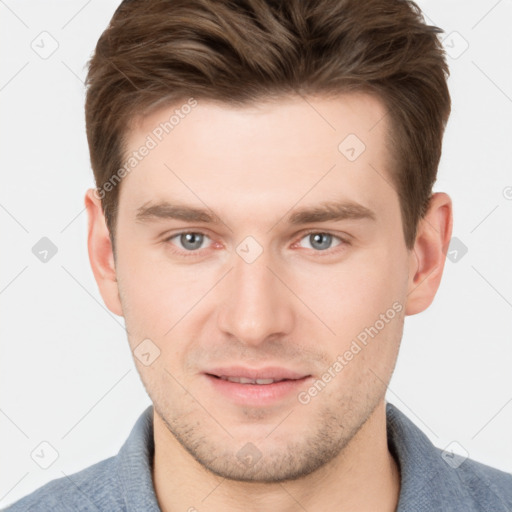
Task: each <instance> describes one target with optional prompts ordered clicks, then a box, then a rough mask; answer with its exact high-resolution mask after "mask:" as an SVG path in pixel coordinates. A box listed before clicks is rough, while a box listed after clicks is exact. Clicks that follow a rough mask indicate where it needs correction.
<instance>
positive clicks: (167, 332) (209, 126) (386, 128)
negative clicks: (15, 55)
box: [8, 0, 512, 512]
mask: <svg viewBox="0 0 512 512" xmlns="http://www.w3.org/2000/svg"><path fill="white" fill-rule="evenodd" d="M439 32H440V31H439V29H436V28H435V27H431V26H427V25H425V24H424V22H423V19H422V17H421V14H420V11H419V9H418V8H417V6H416V5H415V4H414V3H412V2H407V1H393V0H369V1H366V2H360V1H357V0H315V1H298V0H297V1H291V0H290V1H287V2H272V1H270V0H268V1H263V0H258V1H256V0H246V1H239V2H228V1H220V0H219V1H204V0H203V1H200V0H187V1H185V0H183V1H179V0H155V1H136V0H135V1H134V0H132V1H130V2H129V1H125V2H123V3H122V5H121V6H120V7H119V8H118V10H117V11H116V13H115V14H114V16H113V19H112V21H111V23H110V25H109V27H108V28H107V30H106V31H105V32H104V34H103V35H102V37H101V38H100V40H99V41H98V45H97V48H96V51H95V54H94V56H93V58H92V59H91V62H90V66H89V75H88V92H87V102H86V122H87V135H88V141H89V147H90V153H91V162H92V167H93V170H94V173H95V179H96V185H97V188H96V189H94V190H92V189H91V190H89V191H87V194H86V197H85V204H86V206H87V211H88V215H89V237H88V247H89V257H90V261H91V265H92V269H93V272H94V276H95V279H96V281H97V283H98V286H99V289H100V292H101V295H102V297H103V299H104V301H105V304H106V305H107V307H108V308H109V309H110V310H111V311H112V312H114V313H116V314H118V315H121V316H123V317H124V319H125V322H126V329H127V335H128V341H129V344H130V347H131V349H132V351H133V354H134V361H135V363H136V365H137V368H138V371H139V373H140V375H141V379H142V382H143V384H144V386H145V388H146V390H147V392H148V394H149V396H150V398H151V400H152V402H153V406H152V407H149V408H148V409H147V410H146V411H144V413H143V414H142V415H141V417H140V419H139V420H138V422H137V423H136V425H135V426H134V428H133V430H132V433H131V435H130V437H129V439H128V440H127V441H126V443H125V445H124V446H123V447H122V449H121V450H120V452H119V454H118V455H116V456H115V457H111V458H110V459H107V460H105V461H101V462H99V463H97V464H95V465H93V466H91V467H89V468H86V469H84V470H82V471H80V472H79V473H76V474H74V475H71V477H69V478H67V477H65V478H62V479H58V480H54V481H52V482H50V483H48V484H46V485H45V486H43V487H42V488H41V489H39V490H37V491H35V492H34V493H32V494H31V495H29V496H28V497H26V498H24V499H22V500H20V501H19V502H17V503H16V504H14V505H13V506H12V507H10V508H9V509H8V510H12V511H17V510H38V511H39V510H52V511H60V510H62V511H64V510H108V511H114V510H133V511H136V510H137V511H140V510H145V511H146V510H147V511H157V510H162V511H196V510H197V511H201V512H202V511H231V510H233V511H235V510H236V511H238V510H244V511H267V510H268V511H279V512H285V511H286V512H287V511H295V510H321V511H326V512H330V511H342V510H347V511H372V512H375V511H382V512H387V511H399V512H406V511H431V510H436V511H437V510H447V511H477V510H478V511H480V510H486V511H490V510H492V511H510V510H512V476H511V475H509V474H507V473H504V472H502V471H498V470H497V469H494V468H491V467H488V466H485V465H483V464H481V463H478V462H476V461H473V460H471V459H466V460H464V461H463V462H462V463H461V464H459V465H457V464H449V463H447V462H446V461H445V460H444V459H443V457H442V451H441V450H440V449H439V448H437V447H435V446H433V445H432V444H431V443H430V441H429V440H428V439H427V437H426V436H425V435H424V434H423V433H422V432H421V431H420V430H419V429H418V428H417V427H416V426H415V425H414V424H413V423H412V422H411V421H410V420H409V419H408V418H407V417H406V416H405V415H404V414H403V413H402V412H400V411H399V410H398V409H397V408H395V407H394V406H392V405H391V404H388V403H386V401H385V392H386V387H387V384H388V383H389V381H390V379H391V376H392V373H393V370H394V366H395V362H396V358H397V356H398V351H399V346H400V341H401V338H402V331H403V324H404V319H405V316H406V315H414V314H417V313H420V312H422V311H424V310H425V309H426V308H428V306H429V305H430V304H431V302H432V301H433V299H434V296H435V293H436V291H437V289H438V287H439V284H440V280H441V276H442V271H443V267H444V260H445V254H446V250H447V247H448V245H449V242H450V237H451V231H452V203H451V200H450V198H449V196H448V195H447V194H445V193H435V194H432V186H433V184H434V182H435V179H436V172H437V166H438V163H439V159H440V155H441V145H442V135H443V131H444V127H445V125H446V122H447V119H448V115H449V111H450V98H449V93H448V89H447V84H446V76H447V73H448V70H447V66H446V62H445V60H444V56H443V51H442V47H441V45H440V42H439V41H438V39H437V34H438V33H439Z"/></svg>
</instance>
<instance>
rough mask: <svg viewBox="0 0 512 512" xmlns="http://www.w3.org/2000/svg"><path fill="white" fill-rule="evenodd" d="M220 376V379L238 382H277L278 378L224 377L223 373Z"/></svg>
mask: <svg viewBox="0 0 512 512" xmlns="http://www.w3.org/2000/svg"><path fill="white" fill-rule="evenodd" d="M220 378H221V379H222V380H229V382H237V383H239V384H273V383H274V382H279V380H274V379H248V378H246V377H225V376H224V375H221V377H220ZM281 380H282V379H281Z"/></svg>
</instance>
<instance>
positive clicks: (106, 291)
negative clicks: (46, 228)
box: [84, 189, 123, 316]
mask: <svg viewBox="0 0 512 512" xmlns="http://www.w3.org/2000/svg"><path fill="white" fill-rule="evenodd" d="M84 202H85V207H86V209H87V216H88V219H89V227H88V237H87V246H88V251H89V261H90V263H91V268H92V272H93V274H94V279H95V280H96V283H97V285H98V288H99V290H100V294H101V296H102V298H103V301H104V302H105V305H106V306H107V308H108V309H109V310H110V311H112V313H115V314H116V315H119V316H123V312H122V308H121V301H120V299H119V288H118V283H117V276H116V268H115V263H114V254H113V251H112V244H111V241H110V237H109V231H108V228H107V225H106V222H105V216H104V215H103V211H102V208H101V201H100V199H98V198H97V197H96V196H95V189H89V190H87V192H86V194H85V199H84Z"/></svg>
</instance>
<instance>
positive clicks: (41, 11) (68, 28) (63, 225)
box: [0, 0, 512, 506]
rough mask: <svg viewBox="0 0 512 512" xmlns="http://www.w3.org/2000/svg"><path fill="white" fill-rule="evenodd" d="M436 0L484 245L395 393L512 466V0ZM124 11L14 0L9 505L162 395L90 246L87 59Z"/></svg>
mask: <svg viewBox="0 0 512 512" xmlns="http://www.w3.org/2000/svg"><path fill="white" fill-rule="evenodd" d="M418 3H419V5H420V7H421V8H422V9H423V11H424V13H425V15H426V17H427V21H429V22H430V23H434V24H436V25H438V26H440V27H441V28H443V29H444V30H445V33H446V35H447V36H448V37H447V38H446V40H445V44H446V47H447V49H448V51H449V53H450V57H449V59H448V60H449V64H450V67H451V77H450V80H449V85H450V90H451V94H452V101H453V112H452V116H451V119H450V122H449V126H448V129H447V133H446V136H445V142H444V152H443V157H442V162H441V166H440V170H439V180H438V183H437V185H436V187H435V190H436V191H445V192H447V193H448V194H450V196H451V197H452V199H453V202H454V209H455V220H454V230H453V235H454V237H457V238H458V239H459V240H460V241H461V242H462V243H463V244H464V245H465V246H466V247H467V253H466V254H463V253H462V252H461V251H460V248H457V247H456V246H454V249H455V250H457V251H458V252H457V254H455V253H452V255H451V257H452V258H453V257H454V256H457V259H456V261H455V262H452V261H447V263H446V267H445V272H444V277H443V281H442V284H441V287H440V289H439V292H438V294H437V297H436V299H435V301H434V303H433V305H432V306H431V307H430V308H429V309H428V310H427V311H426V312H424V313H422V314H420V315H416V316H413V317H407V319H406V323H405V331H404V338H403V341H402V348H401V353H400V356H399V359H398V363H397V368H396V371H395V375H394V377H393V379H392V381H391V384H390V386H389V389H388V400H389V401H390V402H392V403H394V404H396V405H397V406H398V407H399V408H400V409H401V410H402V411H404V412H405V413H406V414H407V415H408V416H409V417H410V418H411V419H412V420H413V421H414V422H415V423H416V424H417V425H418V426H419V427H420V428H421V429H422V430H423V431H424V432H425V434H426V435H427V436H428V437H429V438H430V439H431V440H432V441H433V442H434V444H436V445H437V446H439V447H441V448H445V447H446V446H448V445H449V446H450V448H449V450H453V451H454V452H456V453H460V454H464V453H466V452H467V453H469V456H470V457H472V458H474V459H476V460H478V461H481V462H484V463H487V464H490V465H493V466H495V467H498V468H500V469H502V470H505V471H509V472H512V439H511V435H510V432H511V431H512V428H511V427H512V373H511V370H510V367H511V360H512V344H511V341H512V335H511V332H512V272H511V270H510V268H511V264H512V154H511V151H510V149H511V145H512V121H511V119H512V68H511V66H512V36H511V33H510V28H509V25H510V20H512V3H511V2H510V0H501V1H496V0H485V1H484V0H473V1H467V0H464V1H462V0H460V1H454V0H448V1H447V0H424V1H421V2H418ZM117 4H118V1H117V0H116V1H104V0H102V1H99V0H89V1H84V0H80V1H78V0H74V1H63V0H61V1H53V2H50V1H47V2H40V1H30V2H29V1H15V0H0V48H1V52H2V54H1V63H2V64H1V67H0V102H1V111H2V115H1V119H0V130H1V136H0V140H1V155H2V160H1V169H2V170H1V172H2V177H1V184H2V186H1V189H0V226H1V227H0V229H1V234H2V242H3V243H2V250H1V251H0V265H1V266H0V268H1V272H0V308H1V312H2V318H1V323H0V328H1V353H0V365H1V366H0V379H1V382H0V390H1V402H0V432H1V435H0V461H1V462H0V506H6V505H8V504H9V503H11V502H13V501H15V500H17V499H18V498H20V497H22V496H24V495H25V494H28V493H29V492H31V491H32V490H34V489H36V488H38V487H39V486H41V485H42V484H44V483H46V482H47V481H49V480H52V479H54V478H58V477H62V476H63V475H69V474H71V473H73V472H75V471H78V470H80V469H82V468H84V467H86V466H88V465H90V464H93V463H95V462H97V461H99V460H101V459H104V458H106V457H109V456H111V455H114V454H115V453H117V451H118V449H119V447H120V446H121V445H122V443H123V442H124V441H125V439H126V437H127V436H128V434H129V432H130V430H131V428H132V426H133V424H134V422H135V420H136V418H137V417H138V416H139V414H140V413H141V411H142V410H143V409H144V408H145V407H146V406H147V405H149V404H150V400H149V398H148V397H147V395H146V393H145V391H144V389H143V387H142V384H141V382H140V379H139V377H138V374H137V371H136V369H135V366H134V363H133V361H132V358H131V354H130V351H129V349H128V343H127V340H126V337H125V332H124V327H123V326H124V323H123V319H122V318H119V317H117V316H115V315H113V314H111V313H110V312H109V311H108V310H107V309H106V308H105V306H104V305H103V302H102V299H101V297H100V295H99V292H98V289H97V286H96V283H95V281H94V278H93V274H92V272H91V270H90V265H89V260H88V255H87V245H86V239H87V217H86V213H85V211H84V203H83V196H84V193H85V190H86V188H88V187H91V186H93V185H94V183H93V177H92V171H91V169H90V165H89V155H88V149H87V143H86V137H85V126H84V113H83V104H84V86H83V80H84V78H85V74H86V69H85V63H86V61H87V60H88V58H89V56H90V54H91V52H92V51H93V49H94V46H95V44H96V41H97V39H98V37H99V35H100V34H101V32H102V31H103V30H104V28H105V27H106V26H107V23H108V21H109V19H110V17H111V16H112V14H113V11H114V9H115V8H116V6H117ZM43 32H46V33H45V34H42V35H41V33H43ZM57 44H58V48H56V49H55V51H54V53H53V54H51V55H48V53H50V51H51V50H53V49H54V48H53V47H54V46H56V45H57ZM466 45H467V48H466ZM45 52H46V53H45ZM43 57H45V58H43ZM42 237H48V238H49V239H50V240H51V241H52V242H53V243H54V244H55V245H56V247H57V249H58V252H57V254H56V255H55V256H53V257H52V258H51V259H49V261H48V262H46V263H43V262H41V261H40V260H39V259H38V258H36V256H35V255H34V254H33V252H32V247H33V246H34V245H35V244H36V243H37V242H38V241H39V240H40V239H41V238H42ZM41 442H47V443H49V444H50V445H51V446H52V447H53V448H54V449H55V450H56V452H57V453H58V458H57V459H56V460H55V461H54V462H53V464H52V465H51V466H50V467H49V468H48V469H43V468H42V467H40V465H38V463H36V461H38V462H39V464H48V463H50V462H51V461H52V453H53V452H52V449H51V448H49V447H48V445H41V444H40V443H41ZM454 442H455V444H454ZM34 450H35V452H34ZM31 454H33V458H32V457H31ZM37 454H39V455H40V457H39V458H38V457H37Z"/></svg>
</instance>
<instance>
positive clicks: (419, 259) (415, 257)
mask: <svg viewBox="0 0 512 512" xmlns="http://www.w3.org/2000/svg"><path fill="white" fill-rule="evenodd" d="M452 225H453V213H452V201H451V199H450V196H448V194H445V193H444V192H437V193H435V194H433V195H432V197H431V199H430V204H429V209H428V211H427V213H426V215H425V217H424V218H423V219H422V220H421V221H420V223H419V225H418V232H417V234H416V241H415V244H414V248H413V250H412V251H410V260H409V261H410V265H409V282H408V289H407V303H406V308H405V314H406V315H415V314H417V313H421V312H422V311H424V310H425V309H427V308H428V307H429V306H430V304H431V303H432V301H433V300H434V297H435V294H436V292H437V290H438V288H439V285H440V283H441V277H442V275H443V269H444V263H445V261H446V252H447V250H448V246H449V244H450V239H451V236H452Z"/></svg>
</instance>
